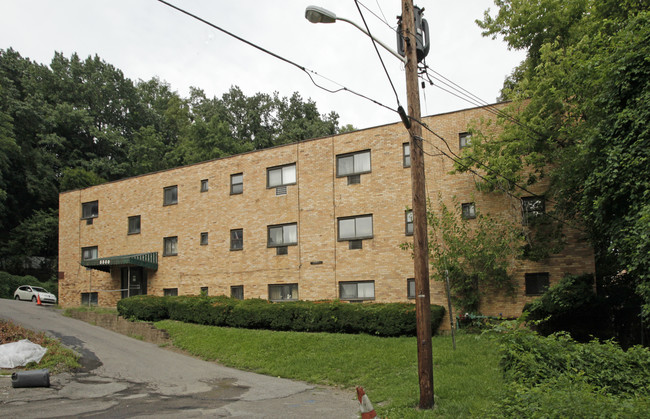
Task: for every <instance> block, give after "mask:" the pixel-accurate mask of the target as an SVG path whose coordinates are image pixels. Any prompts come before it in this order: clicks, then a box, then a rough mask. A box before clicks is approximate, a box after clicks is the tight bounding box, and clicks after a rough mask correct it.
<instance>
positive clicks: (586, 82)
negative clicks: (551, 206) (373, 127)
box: [458, 0, 650, 316]
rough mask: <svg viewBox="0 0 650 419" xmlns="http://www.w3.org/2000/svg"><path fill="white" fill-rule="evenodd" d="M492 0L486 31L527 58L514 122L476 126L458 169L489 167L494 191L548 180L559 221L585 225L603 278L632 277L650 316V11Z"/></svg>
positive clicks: (603, 0) (604, 0) (509, 90)
mask: <svg viewBox="0 0 650 419" xmlns="http://www.w3.org/2000/svg"><path fill="white" fill-rule="evenodd" d="M495 4H496V6H497V12H496V14H495V15H491V14H490V12H489V11H488V12H486V14H485V16H484V18H483V20H481V21H478V22H477V23H478V24H479V26H481V27H482V28H483V29H484V35H487V36H497V35H501V36H503V37H504V39H505V41H506V42H507V43H508V45H509V46H510V47H511V48H514V49H524V50H526V51H527V57H526V59H525V60H524V61H523V62H522V63H521V65H520V66H519V67H518V68H517V69H515V71H514V72H513V74H512V75H511V77H510V78H509V80H508V81H507V82H506V83H505V85H504V89H503V91H502V97H503V98H504V99H508V100H511V101H513V102H512V105H511V107H510V108H511V109H510V110H511V115H512V116H513V117H514V118H516V120H517V123H513V122H512V121H513V120H512V119H510V118H502V119H501V120H500V121H499V124H501V125H502V127H503V132H502V133H501V134H499V135H497V136H494V135H491V134H489V130H487V129H485V127H477V129H476V131H475V135H474V136H473V137H472V146H471V148H470V149H469V150H467V153H466V155H465V156H466V158H465V159H464V160H463V162H462V164H460V165H458V169H460V170H464V168H466V167H472V166H474V167H476V168H478V169H480V170H484V169H485V166H489V167H490V169H491V170H490V171H488V173H487V175H486V179H487V180H486V182H485V183H484V185H483V187H485V188H487V189H496V188H510V189H513V188H514V185H513V182H515V183H520V184H534V183H537V182H539V181H540V179H544V178H547V179H548V180H549V185H550V186H549V188H548V191H547V193H546V195H547V197H548V198H549V200H551V201H552V202H554V203H555V211H556V215H557V216H558V217H563V218H565V219H566V220H569V222H570V223H571V222H579V223H580V224H581V225H583V226H585V228H586V229H587V232H588V235H589V238H590V240H591V242H592V243H593V245H594V248H595V250H596V256H597V264H598V267H599V275H600V276H611V275H613V274H616V273H620V272H625V273H626V276H625V277H626V278H627V280H628V281H633V282H635V284H636V286H637V291H638V293H639V294H640V295H642V296H643V297H644V298H645V302H646V304H645V306H644V309H643V311H644V314H645V315H646V316H650V156H649V154H648V150H650V125H649V124H650V60H648V57H650V11H649V9H650V5H649V4H648V2H647V1H643V0H533V1H530V0H495ZM477 162H480V163H477ZM506 178H507V179H508V180H507V181H505V180H504V179H506Z"/></svg>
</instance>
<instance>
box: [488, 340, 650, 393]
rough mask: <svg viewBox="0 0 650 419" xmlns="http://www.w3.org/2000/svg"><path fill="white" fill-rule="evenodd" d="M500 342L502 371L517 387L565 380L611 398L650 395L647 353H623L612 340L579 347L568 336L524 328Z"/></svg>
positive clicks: (637, 349)
mask: <svg viewBox="0 0 650 419" xmlns="http://www.w3.org/2000/svg"><path fill="white" fill-rule="evenodd" d="M500 343H501V348H500V349H501V367H502V368H503V370H504V373H505V376H506V378H507V379H509V380H510V381H512V382H515V383H519V384H521V385H525V386H529V387H534V386H537V385H541V384H544V383H546V382H549V381H552V380H556V379H565V378H566V379H569V380H574V381H576V382H578V381H584V382H585V383H587V384H589V385H592V386H594V387H596V388H598V390H599V391H602V392H603V393H604V394H608V395H617V396H628V397H629V396H646V397H647V396H648V395H650V387H649V383H650V350H648V349H647V348H643V347H640V346H635V347H632V348H629V349H628V350H627V351H624V350H623V349H621V347H620V346H618V345H617V344H615V343H614V342H612V341H607V342H604V343H600V342H598V341H597V340H593V341H591V342H589V343H578V342H576V341H575V340H573V339H572V338H571V337H570V336H569V335H568V334H566V333H556V334H552V335H550V336H547V337H543V336H540V335H538V334H537V333H535V332H532V331H529V330H525V329H519V330H513V331H510V332H508V333H505V334H503V335H501V336H500Z"/></svg>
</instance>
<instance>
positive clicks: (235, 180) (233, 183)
mask: <svg viewBox="0 0 650 419" xmlns="http://www.w3.org/2000/svg"><path fill="white" fill-rule="evenodd" d="M241 193H244V174H243V173H237V174H234V175H230V195H239V194H241Z"/></svg>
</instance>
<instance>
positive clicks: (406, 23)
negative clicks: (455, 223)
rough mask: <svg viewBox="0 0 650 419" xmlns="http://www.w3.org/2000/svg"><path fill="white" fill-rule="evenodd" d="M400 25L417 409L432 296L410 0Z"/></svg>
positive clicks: (428, 360)
mask: <svg viewBox="0 0 650 419" xmlns="http://www.w3.org/2000/svg"><path fill="white" fill-rule="evenodd" d="M402 29H403V31H404V33H403V36H404V43H405V45H404V51H405V52H406V59H407V61H406V96H407V103H408V114H409V117H410V120H411V124H410V125H411V127H410V128H409V135H410V148H411V186H412V195H413V261H414V262H413V265H414V271H415V313H416V318H417V345H418V377H419V381H420V404H419V407H420V409H431V408H432V407H433V404H434V400H433V352H432V349H431V297H430V295H429V245H428V240H427V215H426V205H427V202H426V190H425V183H424V153H423V152H422V126H421V125H420V124H419V122H416V121H420V91H419V87H418V59H417V51H416V45H417V44H416V38H415V16H414V10H413V0H402Z"/></svg>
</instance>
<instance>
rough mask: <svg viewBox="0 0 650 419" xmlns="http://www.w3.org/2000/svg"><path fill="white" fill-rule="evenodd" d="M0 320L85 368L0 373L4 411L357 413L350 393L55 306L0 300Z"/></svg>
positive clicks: (43, 414) (48, 414)
mask: <svg viewBox="0 0 650 419" xmlns="http://www.w3.org/2000/svg"><path fill="white" fill-rule="evenodd" d="M0 318H2V319H7V320H11V321H13V322H15V323H18V324H21V325H23V326H25V327H27V328H29V329H32V330H41V331H44V332H46V333H47V334H48V335H50V336H53V337H56V338H58V339H59V340H60V341H61V342H62V343H63V344H64V345H65V346H67V347H69V348H71V349H73V350H75V351H76V352H78V353H79V354H81V356H82V364H83V366H84V368H83V369H82V371H80V372H76V373H72V374H59V375H56V376H51V377H50V381H51V387H50V388H17V389H14V388H12V387H11V379H10V378H7V377H0V411H1V412H2V416H3V417H22V418H55V417H70V416H75V417H107V418H108V417H110V418H137V417H150V416H155V417H170V418H172V417H183V418H192V417H200V416H209V417H246V418H308V417H326V418H357V417H359V413H358V412H359V404H358V402H357V401H356V398H355V395H356V394H355V391H354V390H353V389H352V390H348V391H345V392H344V391H340V390H336V389H331V388H325V387H317V386H313V385H310V384H307V383H303V382H298V381H291V380H286V379H281V378H275V377H269V376H265V375H259V374H254V373H249V372H244V371H239V370H235V369H232V368H226V367H223V366H220V365H217V364H215V363H212V362H206V361H202V360H199V359H196V358H192V357H189V356H186V355H182V354H179V353H176V352H172V351H168V350H165V349H163V348H160V347H158V346H157V345H154V344H152V343H148V342H143V341H140V340H137V339H133V338H130V337H127V336H124V335H121V334H118V333H114V332H111V331H109V330H106V329H103V328H100V327H97V326H93V325H91V324H88V323H85V322H82V321H80V320H76V319H71V318H68V317H64V316H62V315H61V314H60V313H59V310H57V309H55V308H53V307H47V306H37V305H35V304H33V303H31V302H20V301H13V300H4V299H0Z"/></svg>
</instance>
